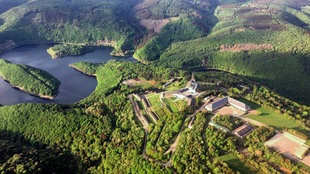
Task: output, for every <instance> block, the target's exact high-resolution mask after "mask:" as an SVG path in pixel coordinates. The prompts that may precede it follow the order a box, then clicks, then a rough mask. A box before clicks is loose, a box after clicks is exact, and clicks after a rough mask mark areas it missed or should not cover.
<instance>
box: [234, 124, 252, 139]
mask: <svg viewBox="0 0 310 174" xmlns="http://www.w3.org/2000/svg"><path fill="white" fill-rule="evenodd" d="M252 130H253V127H252V126H251V125H250V124H248V123H246V124H244V125H242V126H240V127H238V128H237V129H235V130H234V131H233V132H234V134H235V135H237V136H238V137H240V138H243V137H244V136H246V135H247V134H248V133H250V132H251V131H252Z"/></svg>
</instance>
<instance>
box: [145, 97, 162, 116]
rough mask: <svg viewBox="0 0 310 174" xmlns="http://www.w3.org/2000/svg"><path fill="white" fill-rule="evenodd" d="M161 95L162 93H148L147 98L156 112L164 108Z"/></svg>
mask: <svg viewBox="0 0 310 174" xmlns="http://www.w3.org/2000/svg"><path fill="white" fill-rule="evenodd" d="M159 95H160V94H149V95H147V98H148V99H149V101H150V103H151V105H152V109H153V111H154V112H157V111H159V110H161V109H162V107H161V101H160V98H159Z"/></svg>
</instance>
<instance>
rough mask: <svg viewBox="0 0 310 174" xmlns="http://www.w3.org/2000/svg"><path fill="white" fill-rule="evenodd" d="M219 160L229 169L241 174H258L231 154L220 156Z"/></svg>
mask: <svg viewBox="0 0 310 174" xmlns="http://www.w3.org/2000/svg"><path fill="white" fill-rule="evenodd" d="M219 158H220V159H221V160H223V161H224V162H226V163H227V164H228V165H229V167H230V168H232V169H233V170H236V171H238V172H240V173H241V174H243V173H244V174H248V173H258V172H257V171H255V170H254V169H253V168H252V167H251V166H250V165H248V164H246V163H244V162H242V161H241V160H240V159H239V158H237V157H236V156H235V155H233V154H231V153H230V154H227V155H223V156H220V157H219Z"/></svg>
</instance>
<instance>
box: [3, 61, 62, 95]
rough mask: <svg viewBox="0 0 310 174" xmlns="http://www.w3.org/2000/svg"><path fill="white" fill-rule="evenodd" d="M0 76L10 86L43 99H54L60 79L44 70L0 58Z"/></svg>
mask: <svg viewBox="0 0 310 174" xmlns="http://www.w3.org/2000/svg"><path fill="white" fill-rule="evenodd" d="M0 76H1V77H2V78H3V79H4V80H5V81H7V82H9V83H10V84H11V86H12V87H14V88H17V89H19V90H21V91H24V92H26V93H28V94H31V95H34V96H38V97H41V98H45V99H51V100H52V99H54V98H55V97H56V95H57V93H58V88H59V85H60V83H61V82H60V81H59V80H58V79H56V78H55V77H53V76H52V75H51V74H49V73H48V72H46V71H43V70H41V69H37V68H34V67H31V66H28V65H20V64H14V63H11V62H9V61H7V60H4V59H0Z"/></svg>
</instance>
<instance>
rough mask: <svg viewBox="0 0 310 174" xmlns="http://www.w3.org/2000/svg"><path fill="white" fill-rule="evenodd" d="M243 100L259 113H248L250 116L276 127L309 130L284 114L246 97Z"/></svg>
mask: <svg viewBox="0 0 310 174" xmlns="http://www.w3.org/2000/svg"><path fill="white" fill-rule="evenodd" d="M241 101H242V102H244V103H246V104H247V105H249V106H250V107H251V108H252V109H255V110H256V111H258V115H248V116H247V117H248V118H251V119H253V120H256V121H259V122H261V123H264V124H267V125H269V126H272V127H275V128H276V129H282V128H291V129H296V130H298V131H302V132H307V131H306V130H305V129H303V128H302V127H301V126H300V125H299V124H297V123H296V122H295V121H294V120H290V119H289V118H287V117H286V116H284V115H282V114H279V113H276V112H274V111H272V110H269V109H267V108H265V107H263V106H260V105H257V104H255V103H253V102H250V101H248V100H245V99H242V100H241Z"/></svg>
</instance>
